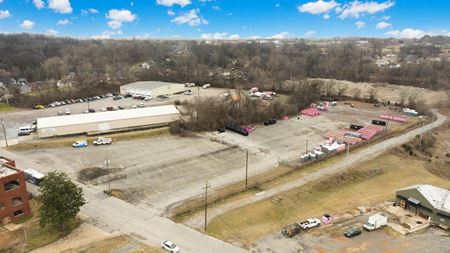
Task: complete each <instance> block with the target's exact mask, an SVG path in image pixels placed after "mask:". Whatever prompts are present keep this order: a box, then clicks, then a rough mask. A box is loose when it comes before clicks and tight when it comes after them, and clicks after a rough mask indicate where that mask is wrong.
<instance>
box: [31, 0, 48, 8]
mask: <svg viewBox="0 0 450 253" xmlns="http://www.w3.org/2000/svg"><path fill="white" fill-rule="evenodd" d="M33 4H34V6H36V8H37V9H38V10H40V9H42V8H44V7H45V3H44V1H43V0H33Z"/></svg>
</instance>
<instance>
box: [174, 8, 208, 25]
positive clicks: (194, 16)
mask: <svg viewBox="0 0 450 253" xmlns="http://www.w3.org/2000/svg"><path fill="white" fill-rule="evenodd" d="M171 22H172V23H175V24H177V25H182V24H189V25H190V26H198V25H207V24H208V21H207V20H206V19H204V18H203V17H202V16H201V15H200V10H199V9H192V10H190V11H188V12H184V13H182V14H181V15H180V16H178V17H176V18H174V19H172V20H171Z"/></svg>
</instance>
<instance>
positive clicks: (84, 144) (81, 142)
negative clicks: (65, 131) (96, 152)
mask: <svg viewBox="0 0 450 253" xmlns="http://www.w3.org/2000/svg"><path fill="white" fill-rule="evenodd" d="M87 146H88V142H87V141H86V140H79V141H76V142H74V143H72V147H74V148H85V147H87Z"/></svg>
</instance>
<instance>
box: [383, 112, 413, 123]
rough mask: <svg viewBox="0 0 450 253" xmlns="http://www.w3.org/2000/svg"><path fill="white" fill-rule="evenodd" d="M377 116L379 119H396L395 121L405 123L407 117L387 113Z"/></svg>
mask: <svg viewBox="0 0 450 253" xmlns="http://www.w3.org/2000/svg"><path fill="white" fill-rule="evenodd" d="M379 118H381V119H387V120H392V121H396V122H400V123H406V122H408V119H407V118H405V117H401V116H392V115H387V114H381V115H380V116H379Z"/></svg>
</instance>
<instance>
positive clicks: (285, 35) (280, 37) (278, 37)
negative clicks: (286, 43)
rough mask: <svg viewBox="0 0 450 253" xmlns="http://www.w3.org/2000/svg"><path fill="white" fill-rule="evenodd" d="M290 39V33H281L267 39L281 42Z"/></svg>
mask: <svg viewBox="0 0 450 253" xmlns="http://www.w3.org/2000/svg"><path fill="white" fill-rule="evenodd" d="M291 37H293V35H292V34H291V33H290V32H281V33H277V34H274V35H272V36H270V37H268V39H275V40H283V39H287V38H291Z"/></svg>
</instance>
